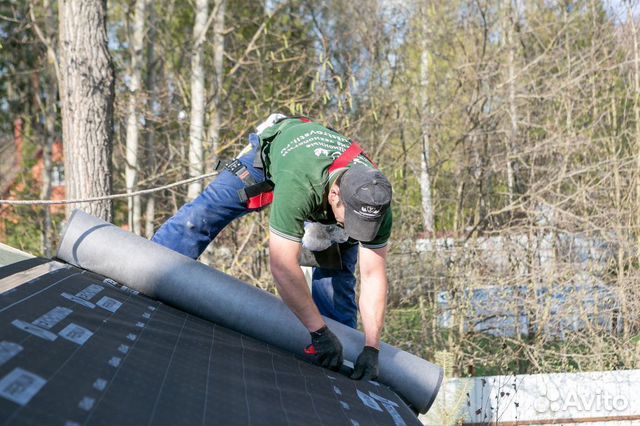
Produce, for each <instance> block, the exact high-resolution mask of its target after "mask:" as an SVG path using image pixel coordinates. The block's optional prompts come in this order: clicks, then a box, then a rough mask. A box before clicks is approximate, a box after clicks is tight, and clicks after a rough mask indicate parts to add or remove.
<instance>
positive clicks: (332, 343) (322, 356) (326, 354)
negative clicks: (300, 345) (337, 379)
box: [304, 325, 342, 371]
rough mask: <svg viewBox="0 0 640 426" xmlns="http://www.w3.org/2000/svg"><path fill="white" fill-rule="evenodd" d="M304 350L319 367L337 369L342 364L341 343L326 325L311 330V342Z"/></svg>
mask: <svg viewBox="0 0 640 426" xmlns="http://www.w3.org/2000/svg"><path fill="white" fill-rule="evenodd" d="M304 352H305V353H306V354H307V355H311V356H313V361H314V362H315V363H316V364H318V365H319V366H321V367H325V368H330V369H332V370H335V371H337V370H339V369H340V367H341V366H342V343H340V340H338V338H337V337H336V335H335V334H333V333H332V332H331V330H329V327H327V326H326V325H325V326H324V327H322V328H321V329H319V330H316V331H312V332H311V344H310V345H309V346H307V347H306V348H305V350H304Z"/></svg>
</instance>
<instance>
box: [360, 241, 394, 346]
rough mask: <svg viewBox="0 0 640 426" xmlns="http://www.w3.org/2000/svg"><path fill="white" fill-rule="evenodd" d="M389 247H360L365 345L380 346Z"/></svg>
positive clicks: (361, 305)
mask: <svg viewBox="0 0 640 426" xmlns="http://www.w3.org/2000/svg"><path fill="white" fill-rule="evenodd" d="M387 250H388V249H387V247H383V248H380V249H375V250H373V249H366V248H363V247H361V249H360V277H361V282H362V284H361V287H360V300H359V307H360V316H361V318H362V325H363V327H364V335H365V345H366V346H372V347H374V348H378V349H379V348H380V336H381V334H382V328H383V326H384V315H385V311H386V307H387V290H388V286H389V284H388V282H387V271H386V259H387Z"/></svg>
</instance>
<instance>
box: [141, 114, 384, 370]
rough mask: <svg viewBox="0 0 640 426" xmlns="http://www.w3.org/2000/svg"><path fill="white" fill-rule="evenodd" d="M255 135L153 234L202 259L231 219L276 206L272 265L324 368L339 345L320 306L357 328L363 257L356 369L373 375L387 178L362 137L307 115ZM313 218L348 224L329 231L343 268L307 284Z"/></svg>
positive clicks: (333, 362)
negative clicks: (306, 250) (357, 139)
mask: <svg viewBox="0 0 640 426" xmlns="http://www.w3.org/2000/svg"><path fill="white" fill-rule="evenodd" d="M249 140H250V142H251V145H250V149H249V150H248V152H246V153H244V154H241V155H240V156H239V158H238V159H236V160H234V161H233V162H231V163H230V164H229V165H227V166H226V168H225V170H224V171H223V172H222V173H220V175H219V176H218V177H217V178H216V179H215V180H214V181H213V182H212V183H211V184H210V185H209V186H208V187H207V189H206V190H205V191H204V192H203V193H202V194H201V195H200V196H199V197H198V198H196V199H195V200H194V201H193V202H191V203H188V204H186V205H185V206H183V207H182V208H181V209H180V211H178V213H177V214H176V215H175V216H174V217H172V218H171V219H169V221H167V222H166V223H165V224H164V225H163V226H162V227H161V228H160V229H159V230H158V232H157V233H156V235H155V236H154V237H153V240H154V241H155V242H157V243H159V244H161V245H164V246H166V247H169V248H171V249H173V250H175V251H178V252H180V253H182V254H185V255H187V256H190V257H192V258H194V259H196V258H198V257H199V256H200V254H201V253H202V252H203V251H204V249H205V248H206V247H207V245H208V244H209V243H210V242H211V241H212V240H213V239H214V238H215V237H216V235H217V234H218V233H219V232H220V231H221V230H222V229H223V228H224V227H225V226H226V225H227V224H228V223H230V222H231V221H232V220H233V219H235V218H237V217H239V216H241V215H243V214H245V213H247V212H249V211H251V210H260V209H262V208H264V207H265V206H266V205H269V204H270V205H271V214H270V221H269V227H270V231H271V235H270V240H269V254H270V264H271V272H272V274H273V276H274V278H275V281H276V284H277V287H278V291H279V293H280V295H281V296H282V299H283V300H284V302H285V303H286V304H287V306H288V307H289V308H290V309H291V310H292V312H293V313H294V314H295V315H296V316H297V317H298V319H299V320H300V321H301V322H302V323H303V324H304V325H305V326H306V327H307V329H308V330H309V332H310V334H311V345H309V346H308V347H307V348H306V349H305V352H306V353H307V354H310V355H311V356H314V357H315V358H316V361H317V363H318V364H320V365H322V366H324V367H329V368H332V369H338V368H340V366H341V365H342V345H341V344H340V341H339V340H338V339H337V337H336V336H335V335H334V334H333V333H332V332H331V330H329V329H328V327H327V325H326V323H325V321H324V319H323V318H322V316H321V314H323V315H325V316H327V317H329V318H332V319H335V320H336V321H339V322H342V323H344V324H346V325H348V326H351V327H354V328H355V326H356V315H357V305H356V303H355V284H356V282H355V276H354V273H355V264H356V261H358V262H359V265H360V276H361V280H362V286H361V289H360V298H359V303H358V306H359V308H360V314H361V319H362V324H363V327H364V334H365V345H364V348H363V351H362V352H361V354H360V356H359V357H358V359H357V360H356V364H355V369H354V372H353V374H352V377H353V378H354V379H367V380H370V379H374V378H375V377H377V374H378V351H379V348H380V334H381V330H382V326H383V322H384V314H385V308H386V295H387V288H388V284H387V277H386V256H387V243H388V240H389V236H390V234H391V226H392V214H391V209H390V208H389V207H390V203H391V193H392V191H391V185H390V183H389V181H388V180H387V179H386V177H385V176H384V175H383V174H382V173H381V172H380V171H378V170H377V169H376V167H375V166H374V165H373V163H372V162H371V161H370V160H369V159H368V158H367V157H366V156H365V155H364V154H363V153H362V150H361V149H359V146H358V145H357V144H353V143H352V142H351V141H350V140H349V139H347V138H345V137H344V136H342V135H340V134H339V133H337V132H335V131H333V130H331V129H329V128H327V127H324V126H321V125H319V124H317V123H314V122H312V121H310V120H309V119H306V118H304V117H302V118H286V117H284V116H279V115H272V116H271V117H270V118H269V120H268V121H267V124H263V125H261V126H259V135H256V134H252V135H251V136H250V138H249ZM271 189H272V191H269V190H271ZM310 223H320V224H337V225H338V226H340V227H341V228H343V231H341V230H338V232H336V231H335V230H334V231H332V234H331V235H333V236H334V240H336V241H335V242H336V244H333V245H332V247H334V248H335V247H339V250H338V251H339V253H340V255H341V256H340V259H339V261H338V266H337V267H335V266H333V267H326V266H324V265H320V266H318V267H316V268H314V272H313V281H312V291H311V292H310V291H309V288H308V286H307V284H306V280H305V278H304V274H303V272H302V270H301V269H300V259H301V255H302V253H303V242H304V241H305V225H306V226H307V227H309V226H311V225H309V224H310ZM340 234H342V235H340ZM345 234H346V235H345ZM336 235H337V237H336ZM330 244H331V242H330ZM334 252H335V251H334Z"/></svg>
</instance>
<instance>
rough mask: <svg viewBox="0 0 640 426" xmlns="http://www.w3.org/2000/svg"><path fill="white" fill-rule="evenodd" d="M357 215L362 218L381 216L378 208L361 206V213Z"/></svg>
mask: <svg viewBox="0 0 640 426" xmlns="http://www.w3.org/2000/svg"><path fill="white" fill-rule="evenodd" d="M356 213H358V214H359V215H360V216H367V217H377V216H379V215H380V208H379V207H376V206H360V211H359V212H356Z"/></svg>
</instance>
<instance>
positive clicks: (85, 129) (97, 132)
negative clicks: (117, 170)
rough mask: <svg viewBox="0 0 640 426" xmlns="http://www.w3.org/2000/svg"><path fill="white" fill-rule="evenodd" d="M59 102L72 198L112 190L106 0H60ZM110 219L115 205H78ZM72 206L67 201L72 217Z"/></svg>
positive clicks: (111, 91) (111, 89)
mask: <svg viewBox="0 0 640 426" xmlns="http://www.w3.org/2000/svg"><path fill="white" fill-rule="evenodd" d="M59 14H60V100H61V105H62V135H63V138H64V167H65V183H66V189H67V197H69V198H86V197H103V196H106V195H109V194H111V150H112V142H113V99H114V70H113V62H112V60H111V55H110V54H109V49H108V38H107V26H106V20H107V15H106V1H101V0H60V7H59ZM74 206H77V208H80V209H82V210H84V211H86V212H87V213H90V214H92V215H94V216H97V217H100V218H101V219H104V220H107V221H111V217H112V203H111V201H109V200H101V201H97V202H92V203H81V204H76V205H74ZM72 209H73V207H72V206H71V205H70V204H69V205H67V211H66V213H67V217H69V216H70V213H71V210H72Z"/></svg>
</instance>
